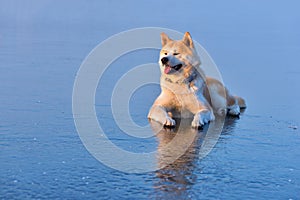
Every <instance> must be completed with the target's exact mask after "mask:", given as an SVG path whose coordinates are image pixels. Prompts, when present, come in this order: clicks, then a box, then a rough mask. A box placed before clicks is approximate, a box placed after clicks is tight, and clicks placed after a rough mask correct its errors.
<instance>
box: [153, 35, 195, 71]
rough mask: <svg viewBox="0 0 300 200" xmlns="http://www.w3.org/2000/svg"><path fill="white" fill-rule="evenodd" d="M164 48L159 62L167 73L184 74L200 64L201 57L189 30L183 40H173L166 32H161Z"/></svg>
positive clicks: (162, 69)
mask: <svg viewBox="0 0 300 200" xmlns="http://www.w3.org/2000/svg"><path fill="white" fill-rule="evenodd" d="M161 43H162V49H161V51H160V57H159V64H160V69H161V72H162V73H163V74H165V75H181V74H182V75H184V74H186V73H188V72H189V71H190V70H191V69H192V68H193V67H198V66H199V65H200V59H199V57H198V54H197V52H196V49H195V47H194V43H193V40H192V38H191V35H190V33H189V32H186V33H185V34H184V37H183V39H182V40H172V39H170V38H169V37H168V36H167V35H166V34H165V33H161Z"/></svg>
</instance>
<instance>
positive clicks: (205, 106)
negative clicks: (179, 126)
mask: <svg viewBox="0 0 300 200" xmlns="http://www.w3.org/2000/svg"><path fill="white" fill-rule="evenodd" d="M161 43H162V49H161V51H160V56H159V66H160V70H161V77H160V86H161V94H160V95H159V96H158V97H157V99H156V100H155V102H154V103H153V105H152V107H151V109H150V111H149V114H148V119H149V120H154V121H157V122H159V123H161V124H163V125H164V126H166V127H174V126H175V125H176V122H175V120H174V118H192V124H191V126H192V127H194V128H199V127H202V126H203V125H205V124H207V123H209V122H210V121H213V120H214V119H215V114H217V115H221V116H223V115H232V116H239V115H240V110H241V109H244V108H246V103H245V100H244V99H243V98H241V97H238V96H234V95H231V94H230V93H229V91H228V90H227V89H226V88H225V87H224V86H223V84H222V83H221V82H220V81H218V80H216V79H214V78H211V77H206V76H205V74H204V72H203V71H202V70H201V68H200V64H201V62H200V58H199V56H198V54H197V52H196V49H195V46H194V43H193V40H192V37H191V35H190V33H189V32H186V33H185V34H184V36H183V39H182V40H172V39H170V38H169V37H168V35H166V34H165V33H161Z"/></svg>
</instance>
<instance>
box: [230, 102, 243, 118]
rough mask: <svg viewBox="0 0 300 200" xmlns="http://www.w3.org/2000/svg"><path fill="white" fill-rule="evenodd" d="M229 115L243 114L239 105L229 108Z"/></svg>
mask: <svg viewBox="0 0 300 200" xmlns="http://www.w3.org/2000/svg"><path fill="white" fill-rule="evenodd" d="M228 110H229V111H228V114H229V115H232V116H239V115H240V113H241V110H240V107H239V105H233V106H230V107H228Z"/></svg>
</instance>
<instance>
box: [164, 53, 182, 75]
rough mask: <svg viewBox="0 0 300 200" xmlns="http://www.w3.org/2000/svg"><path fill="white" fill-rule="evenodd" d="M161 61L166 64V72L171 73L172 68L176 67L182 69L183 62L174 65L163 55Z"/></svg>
mask: <svg viewBox="0 0 300 200" xmlns="http://www.w3.org/2000/svg"><path fill="white" fill-rule="evenodd" d="M160 61H161V63H162V64H163V65H164V66H165V73H166V74H169V73H170V71H171V69H174V70H176V71H178V70H180V68H181V67H182V64H181V63H180V64H177V65H174V66H171V65H169V64H168V62H169V59H168V58H167V57H163V58H162V59H161V60H160Z"/></svg>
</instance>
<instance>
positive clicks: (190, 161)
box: [151, 118, 237, 199]
mask: <svg viewBox="0 0 300 200" xmlns="http://www.w3.org/2000/svg"><path fill="white" fill-rule="evenodd" d="M236 120H237V118H229V119H226V120H225V119H224V118H216V120H215V121H213V122H211V123H210V124H209V126H205V127H204V129H202V130H197V129H194V128H191V125H190V124H191V120H190V119H181V120H177V121H176V122H177V124H178V126H176V128H175V129H173V130H171V129H165V128H163V127H162V126H161V125H160V124H159V123H156V122H151V127H152V129H153V131H154V132H155V133H156V136H157V139H158V157H157V165H158V168H159V169H160V170H158V171H156V176H157V178H158V179H157V180H158V181H157V182H156V183H155V185H154V187H155V188H156V190H157V193H156V194H157V195H158V196H159V199H161V198H163V199H189V198H190V197H189V195H190V194H189V188H190V187H192V185H193V184H194V183H195V182H196V179H197V176H196V174H199V171H200V169H196V168H197V167H199V166H197V162H198V161H199V160H200V158H201V157H204V156H206V155H207V154H208V153H209V151H210V150H211V149H212V148H213V146H214V145H215V144H216V142H217V140H218V139H219V136H220V133H221V132H222V130H232V129H233V127H234V126H235V122H236ZM223 125H224V126H223ZM223 128H224V129H223ZM195 169H196V170H197V171H198V172H197V171H196V172H195Z"/></svg>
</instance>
